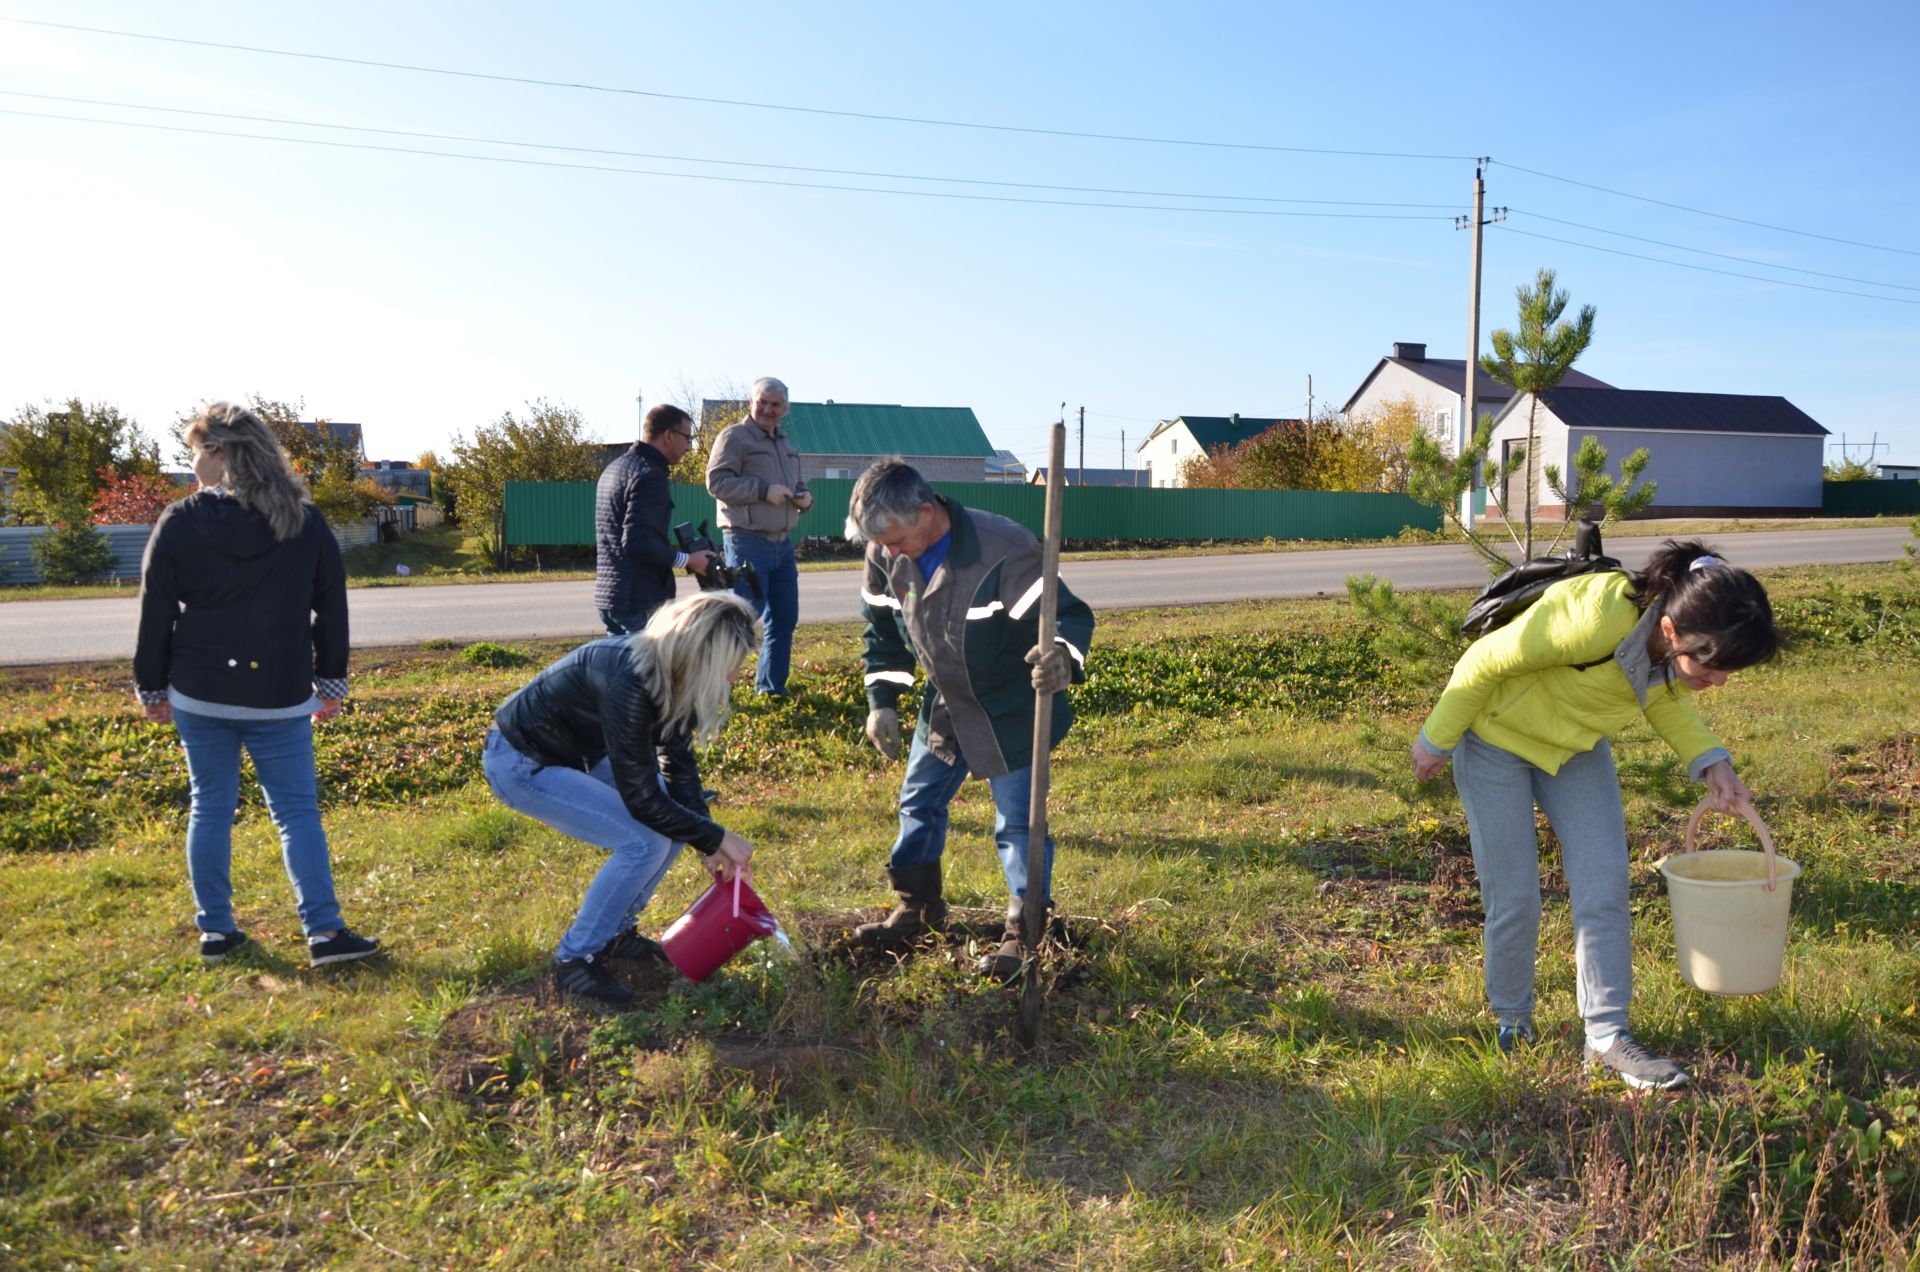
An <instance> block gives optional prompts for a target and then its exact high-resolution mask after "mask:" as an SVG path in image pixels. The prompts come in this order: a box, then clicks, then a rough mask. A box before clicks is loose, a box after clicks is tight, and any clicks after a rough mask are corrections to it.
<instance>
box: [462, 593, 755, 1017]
mask: <svg viewBox="0 0 1920 1272" xmlns="http://www.w3.org/2000/svg"><path fill="white" fill-rule="evenodd" d="M759 644H760V624H759V621H758V620H757V619H756V618H755V617H754V613H753V610H752V608H751V607H749V606H748V605H747V603H746V602H745V601H743V600H741V599H740V598H739V597H737V596H735V595H734V594H733V593H731V592H702V593H700V594H699V595H697V596H692V597H689V598H687V599H686V600H683V601H676V602H674V603H672V604H669V605H665V606H662V607H661V608H660V609H658V610H656V611H654V614H653V617H652V618H650V619H648V620H647V625H646V627H644V628H643V629H641V631H639V632H638V633H636V634H635V635H632V636H613V637H609V638H607V639H606V640H597V641H594V642H593V643H592V644H589V645H582V646H581V647H580V648H579V649H576V650H574V651H573V652H572V653H570V654H568V655H567V656H566V657H565V658H562V659H561V660H560V661H559V662H557V663H555V664H553V665H552V666H551V667H548V668H547V669H546V670H545V671H543V672H541V673H540V674H539V675H538V676H535V677H534V678H533V680H532V681H531V682H530V683H529V684H528V685H527V686H526V687H525V688H523V689H521V690H520V691H519V692H518V693H516V694H514V695H513V696H512V697H511V698H508V699H507V701H506V702H505V703H504V704H503V705H502V706H501V708H500V710H499V711H497V712H495V713H494V717H493V719H494V727H493V729H492V730H491V731H490V732H489V733H488V734H487V751H486V762H485V769H486V774H487V783H488V785H490V786H492V787H493V790H494V793H495V794H496V795H498V796H499V797H500V798H501V799H502V800H503V801H505V802H506V804H507V806H508V807H510V808H514V809H517V810H519V811H520V812H523V813H525V814H527V816H529V817H532V818H534V819H535V820H536V821H541V822H545V823H546V824H547V825H549V826H551V827H553V828H554V829H555V830H558V831H560V832H561V833H562V834H565V835H571V836H573V837H574V838H575V839H584V840H586V841H587V842H588V843H590V844H594V845H596V846H598V847H600V848H603V849H605V850H606V851H607V854H608V856H607V861H606V864H605V865H603V866H602V867H600V871H599V873H598V874H596V875H595V876H594V878H593V883H592V884H591V885H589V886H588V888H587V895H586V897H585V898H584V899H583V900H582V901H581V903H580V912H579V913H578V914H577V915H575V916H574V920H573V926H572V927H570V928H568V929H567V933H566V935H565V936H563V937H562V938H561V939H560V945H559V948H558V949H556V950H555V951H554V956H553V974H554V982H555V984H556V985H558V987H559V988H560V989H561V990H562V991H563V992H565V993H569V994H580V995H584V996H586V997H588V998H597V999H599V1000H601V1001H603V1002H609V1003H615V1004H620V1005H624V1004H626V1003H629V1002H631V1001H632V1000H633V994H632V991H630V990H628V989H627V987H626V986H624V985H622V984H621V983H620V982H619V981H617V980H615V979H613V977H612V976H610V975H608V974H607V971H606V968H605V967H604V966H603V964H604V960H605V959H607V958H612V957H623V956H624V957H632V956H636V955H645V954H646V953H648V952H651V951H657V949H658V947H657V946H655V945H654V944H653V942H651V941H649V940H647V938H645V937H643V936H641V935H640V934H639V933H638V932H636V931H634V928H633V922H634V918H635V916H637V915H638V914H639V913H640V911H641V910H642V909H644V908H645V907H646V904H647V902H648V901H649V900H650V899H651V898H652V897H653V893H654V890H655V889H656V888H658V887H659V886H660V879H661V877H662V876H663V875H665V874H666V872H667V867H668V866H670V865H672V864H673V859H674V858H675V857H676V856H678V855H679V853H680V845H681V844H692V845H693V846H694V847H695V848H697V849H698V850H699V851H700V852H701V854H702V855H703V856H704V857H705V858H706V861H705V865H706V868H707V869H708V870H709V871H714V872H718V873H721V874H722V875H723V876H726V877H731V876H732V875H733V874H734V873H735V872H736V871H738V869H739V868H740V867H742V866H744V865H746V864H747V859H748V858H749V857H751V856H752V855H753V845H751V844H749V843H748V842H747V841H746V840H744V839H742V838H740V836H738V835H736V834H734V833H733V832H732V831H730V830H727V829H725V828H723V827H722V826H720V825H719V824H717V823H716V822H714V821H713V819H712V818H711V817H710V816H709V815H708V812H707V800H706V794H705V792H704V791H703V790H702V788H701V785H700V769H699V765H698V764H697V763H696V761H695V760H694V756H693V745H694V742H695V741H696V740H698V741H700V742H703V743H704V742H707V741H710V740H711V739H712V738H713V735H714V734H715V733H717V732H719V730H720V725H721V724H722V722H724V721H725V719H726V715H727V708H728V706H729V704H730V702H731V697H732V689H733V682H734V681H735V680H736V679H737V678H738V677H739V674H740V664H741V662H742V661H743V660H744V659H745V658H746V656H747V651H748V650H750V649H754V648H756V647H757V646H758V645H759Z"/></svg>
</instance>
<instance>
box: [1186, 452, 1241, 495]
mask: <svg viewBox="0 0 1920 1272" xmlns="http://www.w3.org/2000/svg"><path fill="white" fill-rule="evenodd" d="M1244 445H1245V443H1244V442H1243V443H1241V446H1244ZM1241 446H1229V445H1227V444H1226V443H1225V442H1221V443H1219V444H1218V445H1216V446H1214V447H1212V448H1211V449H1208V450H1205V451H1200V452H1197V453H1195V454H1192V455H1189V456H1187V457H1186V458H1185V459H1183V460H1181V461H1180V469H1179V473H1180V484H1181V485H1182V486H1184V487H1186V488H1188V489H1190V490H1243V489H1245V488H1246V483H1245V482H1244V481H1243V480H1242V479H1241V475H1240V458H1241Z"/></svg>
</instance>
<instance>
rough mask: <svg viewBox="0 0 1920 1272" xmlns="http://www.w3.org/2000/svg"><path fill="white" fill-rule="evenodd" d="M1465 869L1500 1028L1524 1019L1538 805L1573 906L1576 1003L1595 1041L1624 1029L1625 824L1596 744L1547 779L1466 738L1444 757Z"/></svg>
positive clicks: (1629, 919) (1627, 970)
mask: <svg viewBox="0 0 1920 1272" xmlns="http://www.w3.org/2000/svg"><path fill="white" fill-rule="evenodd" d="M1453 784H1454V786H1455V787H1456V788H1457V789H1458V790H1459V792H1460V804H1461V806H1462V807H1463V808H1464V809H1465V810H1466V814H1467V833H1468V835H1469V836H1471V838H1472V842H1473V869H1474V873H1475V874H1477V875H1478V876H1479V877H1480V900H1481V902H1482V903H1483V905H1484V906H1485V907H1486V914H1487V919H1486V930H1485V937H1484V940H1485V944H1486V960H1487V1000H1488V1002H1489V1004H1490V1005H1491V1006H1492V1007H1493V1012H1494V1015H1495V1016H1497V1017H1498V1018H1499V1020H1500V1023H1501V1024H1503V1025H1517V1024H1522V1023H1529V1022H1531V1020H1532V1018H1533V977H1534V965H1535V963H1536V962H1537V961H1538V960H1539V956H1540V842H1539V836H1538V835H1537V834H1536V833H1535V831H1534V821H1533V810H1534V806H1535V805H1538V806H1539V808H1540V811H1541V812H1543V813H1545V814H1546V815H1547V823H1548V824H1549V825H1550V826H1552V827H1553V833H1554V834H1555V835H1557V836H1558V837H1559V839H1560V869H1561V871H1562V872H1563V873H1564V874H1565V875H1566V877H1567V899H1568V902H1569V903H1570V906H1571V908H1572V910H1573V965H1574V985H1575V994H1576V1001H1577V1002H1578V1003H1579V1007H1580V1017H1581V1019H1582V1020H1584V1021H1585V1022H1586V1026H1587V1036H1588V1038H1589V1039H1590V1040H1592V1041H1596V1042H1598V1041H1600V1040H1610V1039H1611V1038H1612V1037H1613V1035H1615V1034H1617V1033H1619V1032H1620V1031H1621V1030H1623V1029H1625V1028H1626V1027H1627V1008H1628V1006H1629V1004H1630V1003H1631V1001H1632V999H1633V912H1632V910H1631V908H1630V907H1629V903H1628V898H1627V873H1628V870H1627V867H1628V854H1627V820H1626V814H1625V813H1624V812H1622V811H1621V804H1620V778H1619V775H1618V774H1617V773H1616V772H1615V770H1614V766H1613V747H1612V745H1611V744H1609V743H1608V741H1607V740H1606V739H1605V738H1602V739H1600V741H1599V742H1598V743H1597V744H1596V745H1595V746H1594V748H1593V749H1592V750H1591V751H1583V752H1581V753H1580V754H1579V755H1576V756H1574V757H1573V758H1572V759H1570V760H1568V761H1567V762H1566V763H1565V764H1562V765H1561V766H1560V771H1559V772H1558V773H1554V774H1548V773H1547V772H1546V770H1544V769H1540V768H1536V767H1535V766H1534V765H1532V764H1529V763H1528V762H1527V761H1525V760H1523V759H1521V758H1520V757H1519V756H1517V755H1515V754H1513V753H1512V752H1511V751H1503V750H1501V749H1500V748H1499V747H1497V746H1494V745H1493V744H1492V743H1489V742H1486V741H1483V740H1482V739H1481V738H1480V735H1479V734H1477V733H1471V732H1470V733H1467V734H1465V735H1464V736H1463V737H1462V738H1461V739H1460V745H1459V746H1457V747H1455V748H1454V752H1453Z"/></svg>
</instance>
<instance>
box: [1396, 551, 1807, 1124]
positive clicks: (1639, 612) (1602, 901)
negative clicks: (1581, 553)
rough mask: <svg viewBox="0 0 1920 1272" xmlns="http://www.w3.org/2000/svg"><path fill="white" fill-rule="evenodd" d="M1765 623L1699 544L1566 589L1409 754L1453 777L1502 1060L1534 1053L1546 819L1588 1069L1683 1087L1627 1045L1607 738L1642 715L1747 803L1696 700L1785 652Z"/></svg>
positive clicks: (1526, 615)
mask: <svg viewBox="0 0 1920 1272" xmlns="http://www.w3.org/2000/svg"><path fill="white" fill-rule="evenodd" d="M1779 644H1780V640H1779V636H1778V634H1777V633H1776V632H1775V630H1774V625H1773V607H1772V605H1771V604H1770V603H1769V602H1768V600H1767V593H1766V589H1764V588H1762V587H1761V586H1760V583H1759V581H1758V580H1756V579H1755V578H1754V577H1753V576H1752V575H1751V574H1749V573H1747V572H1746V571H1745V570H1741V569H1736V568H1735V567H1733V566H1731V565H1728V564H1726V563H1725V562H1724V561H1722V560H1721V559H1720V558H1719V557H1718V556H1717V555H1715V554H1714V553H1713V552H1711V551H1709V550H1708V549H1707V547H1706V546H1705V545H1703V544H1701V543H1699V542H1697V541H1689V542H1684V543H1676V542H1674V541H1673V540H1668V541H1667V542H1666V543H1665V544H1663V545H1661V547H1660V548H1659V549H1657V550H1656V551H1655V552H1654V554H1653V557H1652V559H1651V560H1649V561H1648V563H1647V565H1646V568H1645V570H1644V572H1643V573H1641V574H1639V575H1637V576H1635V575H1629V574H1625V573H1621V572H1619V571H1608V572H1605V573H1598V574H1586V575H1581V576H1578V577H1576V578H1571V579H1567V580H1565V581H1563V582H1560V583H1556V584H1554V585H1553V586H1552V587H1550V588H1548V589H1547V591H1546V592H1545V593H1544V594H1543V595H1542V596H1541V597H1540V599H1539V600H1538V601H1537V602H1535V603H1534V604H1533V605H1532V606H1531V607H1529V608H1528V609H1526V610H1524V611H1522V612H1521V613H1520V614H1519V615H1518V616H1517V617H1516V618H1514V620H1513V621H1512V622H1510V623H1508V624H1507V625H1506V626H1505V627H1501V628H1499V629H1497V630H1495V631H1492V632H1489V633H1488V634H1487V635H1485V636H1483V637H1481V638H1480V639H1479V640H1476V641H1475V642H1474V643H1473V644H1472V645H1471V646H1469V647H1468V649H1467V652H1466V653H1465V654H1464V655H1462V656H1461V658H1460V661H1459V662H1458V663H1457V664H1455V666H1454V669H1453V676H1452V678H1451V679H1450V680H1449V681H1448V682H1447V687H1446V690H1445V691H1444V692H1443V693H1442V694H1441V695H1440V700H1439V701H1438V702H1437V703H1435V704H1434V708H1433V711H1432V713H1431V714H1429V715H1428V716H1427V721H1426V723H1425V724H1424V725H1423V726H1422V727H1421V729H1420V736H1419V737H1418V738H1417V739H1415V741H1414V744H1413V774H1414V777H1415V778H1417V779H1419V780H1420V781H1426V780H1427V779H1428V778H1431V777H1433V776H1435V775H1436V774H1438V773H1439V772H1440V770H1441V769H1442V768H1444V767H1445V766H1446V764H1447V762H1448V761H1449V760H1451V761H1452V762H1453V777H1454V785H1455V786H1456V787H1458V788H1459V791H1460V803H1461V806H1462V807H1463V808H1464V809H1465V810H1466V814H1467V830H1468V834H1469V835H1470V836H1471V838H1472V842H1473V865H1474V871H1475V873H1476V874H1478V876H1479V878H1480V893H1481V900H1482V903H1483V905H1484V907H1485V909H1486V928H1485V936H1484V945H1485V952H1486V980H1487V998H1488V1000H1489V1002H1490V1003H1491V1005H1492V1007H1493V1011H1494V1015H1495V1016H1496V1017H1497V1018H1498V1020H1499V1033H1498V1041H1499V1046H1500V1049H1501V1050H1502V1051H1504V1052H1511V1051H1512V1050H1513V1049H1514V1048H1515V1047H1516V1046H1518V1045H1520V1044H1521V1043H1524V1042H1529V1041H1531V1040H1532V1038H1533V980H1534V962H1535V959H1536V956H1537V953H1538V947H1539V941H1540V860H1539V842H1538V839H1537V837H1536V835H1535V832H1534V820H1533V810H1534V806H1535V805H1536V804H1538V805H1539V807H1540V809H1541V811H1543V812H1544V813H1546V815H1547V821H1548V823H1549V824H1551V825H1552V827H1553V830H1554V834H1555V835H1557V836H1558V837H1559V839H1560V855H1561V865H1562V869H1563V870H1564V872H1565V874H1566V877H1567V891H1568V894H1569V897H1570V899H1571V902H1572V906H1573V930H1574V961H1575V965H1576V968H1577V972H1578V999H1579V1006H1580V1015H1581V1018H1582V1020H1583V1021H1584V1022H1585V1025H1586V1042H1587V1060H1588V1063H1590V1064H1594V1065H1598V1066H1604V1067H1606V1068H1608V1069H1611V1070H1613V1071H1614V1073H1616V1074H1617V1075H1618V1076H1619V1077H1620V1079H1621V1080H1622V1081H1624V1082H1626V1083H1627V1084H1628V1085H1630V1086H1635V1087H1642V1088H1645V1087H1659V1088H1668V1087H1676V1086H1680V1085H1682V1084H1683V1083H1685V1082H1686V1081H1687V1071H1686V1070H1685V1069H1683V1068H1681V1067H1680V1065H1678V1064H1677V1063H1675V1062H1674V1061H1672V1060H1670V1059H1667V1058H1666V1057H1664V1056H1659V1055H1655V1054H1654V1053H1652V1052H1650V1051H1648V1050H1647V1049H1646V1048H1645V1047H1643V1046H1641V1045H1640V1043H1638V1042H1637V1041H1635V1040H1634V1038H1633V1035H1632V1034H1630V1033H1629V1032H1628V1031H1627V1006H1628V1003H1629V1001H1630V999H1631V998H1632V995H1633V935H1632V925H1631V919H1630V915H1629V912H1628V909H1627V856H1628V854H1627V827H1626V814H1625V811H1624V809H1623V808H1622V805H1621V800H1620V779H1619V776H1618V774H1617V773H1616V772H1615V770H1614V765H1613V749H1612V746H1611V744H1610V742H1609V739H1610V738H1611V737H1612V736H1613V735H1614V734H1616V733H1618V732H1620V731H1621V730H1622V729H1624V728H1626V727H1627V726H1628V725H1629V724H1631V723H1633V721H1634V720H1636V719H1640V718H1642V717H1644V718H1645V719H1646V721H1647V722H1648V723H1649V724H1651V725H1652V726H1653V729H1654V732H1656V733H1658V734H1659V735H1660V737H1661V738H1662V739H1663V740H1665V742H1666V743H1667V745H1668V746H1670V747H1672V748H1673V751H1674V754H1676V755H1678V756H1679V757H1680V758H1681V760H1683V761H1684V762H1685V763H1686V766H1687V775H1688V776H1689V777H1691V778H1693V779H1694V780H1695V781H1699V782H1704V783H1705V784H1706V787H1707V790H1708V791H1709V792H1710V794H1711V797H1712V799H1713V804H1714V807H1715V808H1718V809H1720V810H1721V811H1723V812H1734V811H1737V810H1738V809H1739V808H1740V807H1741V806H1742V805H1744V804H1746V803H1748V802H1749V801H1750V800H1751V799H1752V795H1751V793H1750V792H1749V791H1748V790H1747V788H1746V785H1745V784H1744V783H1742V782H1741V780H1740V779H1739V778H1738V777H1737V776H1735V774H1734V771H1733V764H1732V762H1731V760H1730V758H1729V756H1728V753H1727V749H1726V748H1725V747H1724V746H1722V745H1721V744H1720V742H1719V739H1717V738H1715V737H1714V736H1713V734H1712V733H1711V732H1709V731H1708V729H1707V727H1706V725H1705V724H1703V723H1702V722H1701V720H1700V716H1699V714H1698V712H1696V711H1695V710H1694V706H1693V703H1692V702H1691V701H1690V698H1691V695H1693V694H1695V693H1698V692H1700V691H1701V690H1703V689H1709V688H1712V687H1713V686H1715V685H1721V684H1725V683H1726V680H1727V676H1728V675H1729V674H1730V673H1732V672H1734V671H1738V670H1740V669H1741V668H1744V667H1751V666H1753V665H1754V664H1756V663H1759V662H1764V661H1765V660H1767V659H1768V658H1771V657H1772V656H1773V655H1774V653H1775V652H1776V651H1777V650H1778V648H1779Z"/></svg>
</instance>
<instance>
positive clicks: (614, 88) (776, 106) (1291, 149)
mask: <svg viewBox="0 0 1920 1272" xmlns="http://www.w3.org/2000/svg"><path fill="white" fill-rule="evenodd" d="M0 21H3V22H17V23H20V24H21V25H23V26H36V27H46V28H48V29H51V30H56V31H80V32H84V33H86V34H88V35H110V36H116V37H119V38H121V39H127V40H151V41H155V42H157V43H161V44H184V45H190V46H193V47H195V48H203V49H222V50H225V51H227V52H231V53H259V54H264V55H266V56H270V57H291V58H300V59H303V60H305V61H310V62H334V63H338V64H340V65H343V66H366V67H372V68H374V69H377V70H383V71H407V72H410V73H413V74H417V75H446V76H452V77H454V78H457V79H473V80H488V81H492V82H494V83H500V84H525V85H530V86H532V87H536V88H569V89H577V90H580V91H582V92H589V93H614V94H618V95H621V96H625V97H651V98H655V99H658V100H661V101H671V102H695V103H698V104H700V105H705V106H737V107H743V108H747V109H752V110H777V111H787V112H790V113H793V114H800V115H827V116H833V117H835V118H840V119H864V120H869V121H873V122H878V123H890V124H921V125H925V126H929V127H934V128H970V129H976V130H979V131H982V132H1004V133H1022V134H1025V135H1028V136H1036V137H1072V138H1076V139H1078V140H1081V141H1124V142H1134V143H1138V144H1141V145H1153V146H1196V147H1201V148H1204V149H1212V150H1257V151H1267V152H1273V153H1280V154H1297V155H1341V156H1348V157H1354V158H1363V159H1443V160H1449V161H1452V160H1460V159H1472V158H1473V156H1472V155H1442V154H1424V153H1419V152H1413V151H1398V150H1339V149H1334V148H1331V147H1322V146H1275V145H1266V144H1263V143H1259V142H1250V141H1206V140H1201V139H1197V138H1188V137H1149V136H1138V135H1133V134H1129V133H1098V132H1077V131H1074V130H1072V129H1067V128H1038V127H1027V126H1022V125H1017V124H984V123H980V122H977V121H973V120H964V119H934V118H929V117H925V116H918V115H887V114H882V113H879V112H877V111H859V110H828V109H826V108H824V107H820V106H795V105H792V104H789V103H784V102H756V101H747V100H744V99H741V98H732V97H698V96H695V95H693V94H690V93H663V92H658V91H655V90H652V89H644V88H625V87H621V86H618V85H611V84H588V83H583V82H578V81H571V80H548V79H537V78H535V77H533V76H528V75H496V74H490V73H488V72H485V71H463V70H457V69H454V68H451V67H443V66H422V65H416V64H414V63H409V62H381V61H376V60H374V59H371V58H360V57H342V56H339V55H336V54H331V53H307V52H302V51H300V50H297V49H274V48H264V47H261V46H259V45H252V44H230V43H225V42H222V41H218V40H193V39H188V38H186V37H184V36H177V35H153V34H151V33H148V32H144V31H120V30H114V29H112V28H109V27H95V26H81V25H79V24H77V23H72V22H45V21H38V20H35V19H32V18H11V17H8V18H0Z"/></svg>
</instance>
